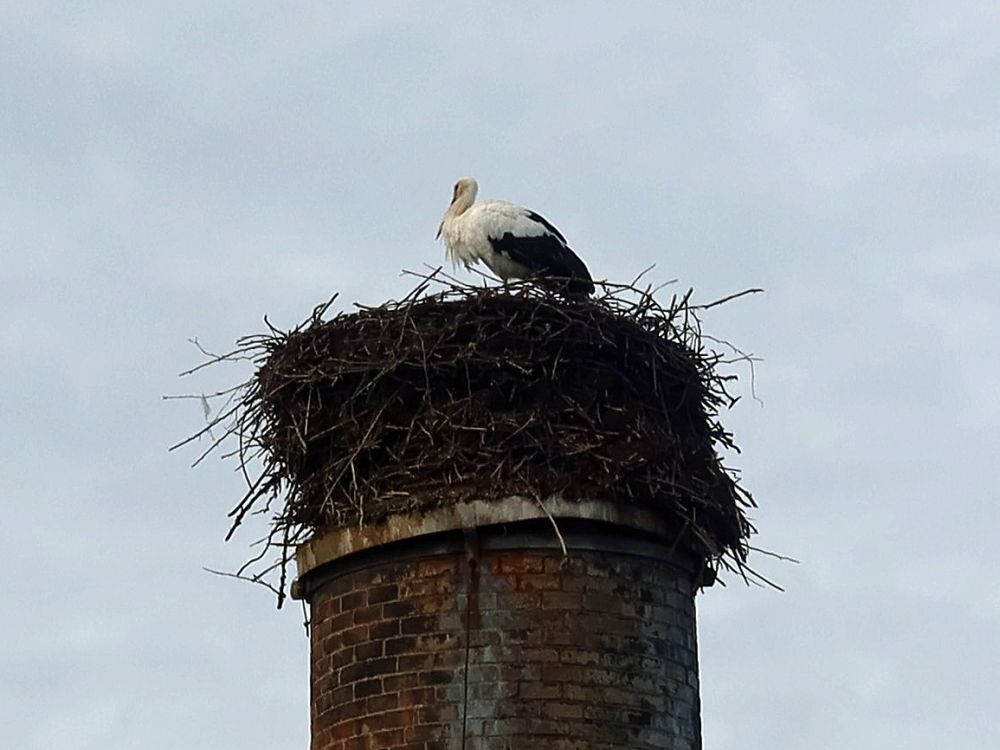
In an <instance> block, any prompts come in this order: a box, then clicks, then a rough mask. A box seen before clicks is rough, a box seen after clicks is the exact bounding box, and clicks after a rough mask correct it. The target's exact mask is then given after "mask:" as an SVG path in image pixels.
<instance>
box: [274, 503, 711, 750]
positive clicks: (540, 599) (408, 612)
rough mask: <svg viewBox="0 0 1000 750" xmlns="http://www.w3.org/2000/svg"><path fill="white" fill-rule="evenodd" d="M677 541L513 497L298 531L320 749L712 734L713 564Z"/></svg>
mask: <svg viewBox="0 0 1000 750" xmlns="http://www.w3.org/2000/svg"><path fill="white" fill-rule="evenodd" d="M548 514H551V515H552V516H553V518H550V517H549V515H548ZM556 528H558V530H559V533H558V534H557V533H556ZM674 537H675V535H674ZM674 537H671V536H670V535H668V534H667V533H666V530H665V529H664V528H663V527H662V526H661V525H660V523H659V522H658V521H657V519H656V518H655V517H654V516H653V515H651V514H649V513H646V512H643V511H641V510H638V509H634V508H627V507H618V506H616V505H612V504H609V503H605V502H565V501H559V500H557V499H551V500H549V501H547V503H546V506H545V508H544V510H543V509H542V508H541V507H540V506H539V504H538V503H535V502H532V501H529V500H526V499H523V498H511V499H509V500H508V501H506V502H503V503H499V504H497V503H464V504H461V505H457V506H453V507H449V508H440V509H437V510H435V511H430V512H428V511H424V512H421V513H420V514H417V515H396V516H392V517H390V518H388V519H387V520H385V521H384V522H383V523H381V524H377V525H374V526H366V527H364V528H360V529H359V528H357V527H352V528H345V529H339V530H336V531H333V532H331V533H328V534H326V535H324V536H321V537H318V538H316V539H313V540H312V541H310V542H308V543H306V544H304V545H302V546H301V547H300V548H299V551H298V565H299V579H298V581H297V583H296V585H295V587H294V591H293V595H294V596H297V597H299V598H305V599H306V600H307V601H308V602H309V607H310V612H311V615H310V620H311V626H310V633H311V670H312V690H311V696H312V698H311V701H312V707H311V715H312V750H351V749H353V748H359V749H360V748H398V749H400V750H402V749H404V748H405V749H407V750H418V749H419V750H432V749H435V750H436V749H438V748H440V750H452V749H454V750H458V749H460V748H464V749H465V750H479V749H483V750H485V749H486V748H511V749H512V750H516V749H518V748H567V749H569V748H572V749H573V750H585V749H589V748H633V749H645V748H649V749H652V748H671V749H674V750H695V748H700V747H701V726H700V717H699V698H698V659H697V649H696V636H695V632H696V631H695V607H694V596H695V591H696V588H697V586H698V585H699V576H700V575H701V574H702V570H703V569H702V567H701V561H700V560H698V559H696V558H695V557H694V556H693V555H691V554H690V553H685V552H681V551H678V550H677V549H675V547H676V544H675V543H674V542H675V538H674ZM563 545H565V550H564V546H563Z"/></svg>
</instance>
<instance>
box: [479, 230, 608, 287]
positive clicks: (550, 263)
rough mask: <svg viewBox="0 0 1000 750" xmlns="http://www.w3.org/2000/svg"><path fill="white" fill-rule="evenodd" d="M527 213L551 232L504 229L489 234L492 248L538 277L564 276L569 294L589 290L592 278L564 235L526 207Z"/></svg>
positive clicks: (558, 277) (559, 277) (592, 283)
mask: <svg viewBox="0 0 1000 750" xmlns="http://www.w3.org/2000/svg"><path fill="white" fill-rule="evenodd" d="M527 215H528V217H529V218H530V219H531V220H532V221H537V222H538V223H539V224H541V225H542V226H544V227H545V228H546V229H547V230H549V232H551V234H540V235H537V236H535V237H518V236H515V235H513V234H511V233H510V232H506V233H505V234H504V235H503V236H502V237H499V238H498V237H490V244H492V246H493V249H494V250H495V251H496V252H498V253H501V254H502V255H505V256H507V257H508V258H510V259H511V260H513V261H514V262H515V263H519V264H521V265H522V266H524V267H525V268H527V269H528V270H529V271H531V272H532V274H534V275H536V276H538V277H554V278H557V279H568V280H569V283H568V284H566V289H567V291H569V292H570V293H572V294H590V293H592V292H593V291H594V282H593V279H591V277H590V271H588V270H587V266H586V265H585V264H584V262H583V261H582V260H580V258H579V256H577V254H576V253H574V252H573V251H572V250H570V248H569V246H568V245H567V244H566V238H565V237H563V236H562V234H561V233H560V232H559V230H558V229H556V228H555V227H554V226H552V225H551V224H550V223H549V222H548V221H546V220H545V219H544V218H543V217H541V216H539V215H538V214H536V213H534V212H531V211H529V212H528V214H527Z"/></svg>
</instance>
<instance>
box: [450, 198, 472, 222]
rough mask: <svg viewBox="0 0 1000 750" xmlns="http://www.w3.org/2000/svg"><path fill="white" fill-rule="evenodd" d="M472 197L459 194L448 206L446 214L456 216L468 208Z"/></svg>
mask: <svg viewBox="0 0 1000 750" xmlns="http://www.w3.org/2000/svg"><path fill="white" fill-rule="evenodd" d="M472 201H473V198H471V197H469V196H465V195H461V196H459V197H458V198H456V199H455V201H454V202H453V203H452V204H451V205H450V206H448V216H449V217H451V218H457V217H459V216H461V215H462V214H464V213H465V212H466V211H468V210H469V207H470V206H472Z"/></svg>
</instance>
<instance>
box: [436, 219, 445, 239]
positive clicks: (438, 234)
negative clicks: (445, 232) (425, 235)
mask: <svg viewBox="0 0 1000 750" xmlns="http://www.w3.org/2000/svg"><path fill="white" fill-rule="evenodd" d="M443 228H444V222H443V221H442V222H441V223H440V224H438V233H437V234H435V235H434V239H436V240H439V239H441V230H442V229H443Z"/></svg>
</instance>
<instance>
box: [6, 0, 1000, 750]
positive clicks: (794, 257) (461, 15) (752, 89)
mask: <svg viewBox="0 0 1000 750" xmlns="http://www.w3.org/2000/svg"><path fill="white" fill-rule="evenodd" d="M812 5H813V4H806V3H790V2H763V3H753V4H748V3H684V4H669V5H668V4H665V3H653V2H649V3H639V2H635V3H613V4H612V3H607V4H604V3H583V2H580V3H568V2H553V3H549V4H545V5H544V6H543V5H541V4H540V3H527V2H518V3H476V4H470V6H469V7H465V6H463V5H462V4H457V3H421V4H417V3H406V2H397V3H388V2H384V3H351V4H348V3H337V4H331V3H314V2H302V3H294V4H278V3H274V4H265V3H247V2H217V3H212V4H211V8H210V9H208V10H206V6H205V4H203V3H190V2H180V3H171V4H166V3H164V4H151V3H115V2H106V3H89V4H86V5H84V4H66V3H44V2H31V3H28V2H16V1H15V2H7V3H4V4H3V5H2V6H0V101H3V102H4V106H3V107H0V165H2V171H0V175H2V179H0V216H2V221H0V252H2V264H0V304H2V315H0V347H2V349H3V351H4V353H5V355H4V357H3V365H2V367H3V382H4V388H3V396H2V397H0V398H2V402H0V403H2V415H3V422H4V425H3V430H2V432H0V434H2V437H0V441H2V450H3V455H4V458H5V461H4V468H3V471H2V473H0V497H2V502H3V505H2V508H3V513H4V516H5V517H4V519H3V524H2V525H0V550H2V552H0V554H2V559H3V570H4V573H5V576H4V580H5V584H4V585H5V592H4V593H5V595H4V602H5V603H4V605H3V607H2V608H0V644H2V645H0V675H2V678H0V726H2V727H3V731H2V733H3V736H4V741H3V744H4V745H5V746H9V747H16V748H19V749H22V750H28V749H33V748H45V749H46V750H62V749H66V750H77V749H85V748H98V747H100V748H108V747H144V748H150V750H155V749H156V748H164V749H166V748H170V749H171V750H173V749H174V748H180V747H183V748H201V747H241V748H258V747H259V748H271V747H278V746H280V747H296V746H297V747H305V746H306V743H307V737H308V704H307V692H308V675H307V663H306V645H307V644H306V640H305V638H304V631H303V629H302V624H301V620H302V618H301V613H300V612H299V611H297V609H296V608H295V607H290V608H287V609H286V610H284V611H281V612H277V611H275V610H274V607H273V600H272V599H271V598H270V597H269V596H268V594H267V593H266V592H264V591H263V590H257V589H255V588H252V587H249V586H244V585H241V584H239V583H236V582H232V581H229V580H225V579H220V578H217V577H213V576H210V575H208V574H206V573H203V572H201V566H203V565H206V566H210V567H219V568H225V567H232V566H234V565H236V564H238V563H239V562H240V561H242V559H243V558H244V557H245V556H246V554H247V545H248V543H249V542H250V541H252V536H248V535H246V534H244V535H242V536H239V537H237V539H236V540H235V541H234V542H231V543H230V544H228V545H223V543H222V537H223V535H224V533H225V531H226V528H227V526H226V518H225V514H226V512H227V511H228V510H229V508H230V507H231V505H232V504H233V503H235V501H236V500H238V498H239V496H240V493H241V483H240V480H239V478H238V477H237V476H236V475H235V474H234V473H233V472H232V468H233V467H232V466H228V465H226V464H225V463H222V462H220V461H216V460H213V461H209V462H208V463H207V464H205V465H203V466H201V467H199V468H198V469H197V470H194V471H192V470H189V469H188V468H187V465H188V464H189V463H190V462H191V461H192V460H193V459H194V458H195V456H196V452H195V451H194V450H190V451H187V452H185V453H183V454H182V455H177V454H167V453H166V447H167V446H168V445H169V444H170V443H172V442H173V441H175V440H176V439H179V438H181V437H183V436H185V435H186V434H188V433H189V432H191V431H192V430H193V429H194V428H196V427H197V426H198V423H199V419H200V410H199V407H198V405H197V404H196V403H193V402H191V403H188V402H162V401H161V400H160V396H161V395H162V394H164V393H180V392H185V391H190V390H203V389H204V390H210V389H212V388H213V387H215V386H218V385H229V384H232V383H233V382H235V381H236V380H239V379H242V378H244V377H245V376H246V375H247V373H246V372H245V371H244V370H241V369H240V368H238V367H233V368H232V369H230V370H225V369H220V370H218V371H217V372H211V373H206V374H205V376H204V377H202V378H200V379H198V380H197V381H192V382H190V383H188V382H183V381H178V380H177V378H176V373H177V372H179V371H180V370H182V369H185V368H186V367H189V366H191V365H193V364H195V363H197V362H198V361H200V357H199V355H198V353H197V352H196V351H195V350H194V348H193V347H192V346H191V345H190V344H189V343H187V341H186V339H187V338H189V337H195V336H197V337H198V338H199V339H200V340H201V341H202V342H203V343H204V344H205V345H206V346H208V347H209V348H212V349H216V350H222V349H225V348H227V347H229V346H230V345H231V344H232V343H233V341H234V340H235V339H236V338H237V337H238V336H240V335H243V334H246V333H252V332H256V331H258V330H260V329H261V327H262V325H263V324H262V320H261V318H262V316H263V315H264V314H267V315H268V316H269V318H270V319H271V320H272V321H273V322H274V323H276V324H278V325H283V326H288V325H291V324H294V323H296V322H298V321H299V320H300V319H301V318H303V317H304V316H305V315H306V314H307V313H308V312H309V310H311V308H312V306H313V305H315V304H317V303H318V302H321V301H323V300H325V299H326V298H327V297H328V296H329V295H330V294H331V293H332V292H334V291H338V290H339V291H341V292H342V293H343V299H344V300H345V301H346V302H353V301H355V300H357V301H361V302H366V303H377V302H379V301H381V300H383V299H385V298H387V297H391V296H398V295H399V294H401V293H403V292H404V291H406V290H407V289H408V288H409V287H410V286H411V281H410V280H408V279H406V278H401V277H400V276H399V270H400V269H401V268H404V267H406V268H413V269H419V268H421V267H422V265H423V264H425V263H429V264H438V263H440V262H442V260H443V250H442V248H441V247H440V246H438V245H436V244H435V243H434V241H433V236H434V231H435V229H436V227H437V223H438V221H439V219H440V215H441V213H442V212H443V211H444V209H445V207H446V204H447V201H448V198H449V195H450V187H451V184H452V182H453V181H454V179H455V178H457V177H459V176H462V175H465V174H471V175H474V176H475V177H476V178H478V180H479V182H480V185H481V194H482V195H483V196H484V197H497V198H504V199H509V200H514V201H516V202H519V203H523V204H525V205H528V206H530V207H532V208H534V209H536V210H539V211H541V212H543V213H544V214H545V215H546V216H547V217H548V218H550V219H551V220H552V221H553V222H554V223H556V225H557V226H558V227H559V228H560V229H561V230H562V231H563V232H564V233H565V234H566V235H567V237H568V238H569V239H570V241H571V244H572V245H573V247H574V248H575V249H576V250H577V252H578V253H579V254H580V255H581V256H582V257H583V258H585V259H586V261H587V262H588V264H589V265H590V268H591V270H592V272H593V273H594V275H595V276H596V277H600V278H611V279H614V280H623V279H627V278H630V277H632V276H634V275H635V274H636V273H637V272H639V271H640V270H642V269H643V268H645V267H646V266H648V265H650V264H652V263H656V264H657V266H656V269H655V271H654V272H653V277H655V279H656V280H666V279H669V278H673V277H679V279H680V282H679V284H678V288H687V287H688V286H694V287H695V288H696V290H697V294H698V296H699V297H700V298H701V299H702V300H704V301H707V300H709V299H712V298H715V297H717V296H721V295H724V294H727V293H730V292H733V291H737V290H739V289H743V288H745V287H748V286H763V287H765V288H766V289H767V294H766V295H764V296H760V297H756V298H753V299H746V300H742V301H739V302H736V303H733V304H732V305H730V306H726V307H723V308H720V309H718V310H716V311H714V312H713V313H712V314H711V315H710V316H709V318H708V319H707V321H706V322H707V326H708V328H709V330H710V332H712V333H714V334H716V335H719V336H723V337H725V338H728V339H730V340H732V341H734V342H736V343H738V344H740V345H741V346H743V347H744V348H746V349H748V350H751V351H753V352H754V353H756V354H758V355H760V356H763V357H764V358H765V361H764V362H763V363H761V364H760V365H759V367H758V371H757V389H758V393H759V395H760V396H761V398H762V399H763V400H764V402H765V404H766V405H765V407H764V408H761V407H760V406H759V405H757V404H756V403H755V402H754V401H753V400H752V399H750V398H749V394H747V396H748V397H747V398H745V400H744V401H743V402H741V404H740V405H739V406H738V407H737V408H736V409H735V410H734V411H733V412H731V413H730V414H729V415H727V416H726V422H727V424H728V425H729V426H730V427H731V428H733V429H734V431H735V432H736V437H737V440H738V442H739V443H740V445H741V446H743V448H744V452H743V454H742V455H740V456H735V457H732V458H731V459H730V461H729V463H731V464H733V465H734V466H738V467H740V468H741V469H742V470H743V473H744V476H745V482H746V484H747V486H748V487H749V488H750V489H752V490H753V491H754V493H755V495H756V496H757V499H758V501H759V503H760V506H761V507H760V510H759V511H758V512H757V513H756V514H755V518H756V520H757V521H758V524H759V526H760V528H761V531H762V534H761V535H760V537H759V538H758V540H757V542H758V543H759V544H761V545H762V546H765V547H767V548H769V549H774V550H778V551H780V552H784V553H787V554H790V555H794V556H796V557H799V558H801V559H802V561H803V562H802V564H801V565H799V566H791V565H785V564H780V563H776V562H774V561H770V560H768V559H766V558H765V559H759V560H758V563H759V567H760V568H761V569H762V570H763V571H764V572H765V573H767V574H768V575H770V576H772V577H774V578H776V579H778V580H779V581H781V582H782V583H783V584H784V585H785V586H786V588H787V589H788V591H787V593H784V594H778V593H774V592H771V591H768V590H762V589H756V588H754V589H746V588H744V587H743V586H742V585H741V584H738V583H737V582H735V581H731V582H730V585H729V586H728V587H727V588H725V589H716V590H712V591H709V592H708V593H707V594H706V595H704V596H703V597H701V598H700V600H699V612H700V638H701V658H702V670H703V696H702V697H703V702H704V724H705V740H706V747H709V748H721V747H731V746H734V745H735V744H736V743H737V742H738V743H739V744H740V746H741V747H743V748H746V750H753V749H754V748H772V747H776V746H777V747H787V748H808V750H827V749H830V750H832V749H833V748H841V747H853V748H883V747H899V748H917V749H923V748H927V749H928V750H930V749H931V748H935V749H936V748H940V747H992V746H1000V728H998V726H997V722H996V720H995V718H996V717H995V713H996V706H997V705H998V704H1000V645H998V644H1000V638H998V633H1000V593H998V591H1000V589H998V587H997V585H996V583H995V582H994V581H993V572H994V571H995V570H996V568H997V564H998V562H1000V560H998V554H997V544H996V536H997V528H998V521H1000V513H998V511H997V503H996V499H997V494H998V493H997V490H996V488H995V480H994V478H993V477H992V475H991V471H992V469H993V467H994V465H995V463H996V461H997V456H998V444H997V439H996V437H995V433H994V429H995V426H996V424H997V421H998V417H1000V400H998V397H997V396H996V391H995V381H996V369H997V365H998V363H1000V356H998V351H997V350H998V343H997V333H996V331H997V329H998V328H1000V301H998V300H1000V295H998V289H1000V260H998V245H1000V219H998V210H997V206H998V199H1000V189H998V188H1000V135H998V123H1000V10H997V8H998V6H997V5H996V4H995V3H992V2H982V3H974V2H952V3H939V4H935V3H893V4H879V5H877V6H874V7H873V6H872V5H871V4H869V3H839V4H836V7H829V8H825V9H822V10H815V9H813V8H812Z"/></svg>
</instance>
